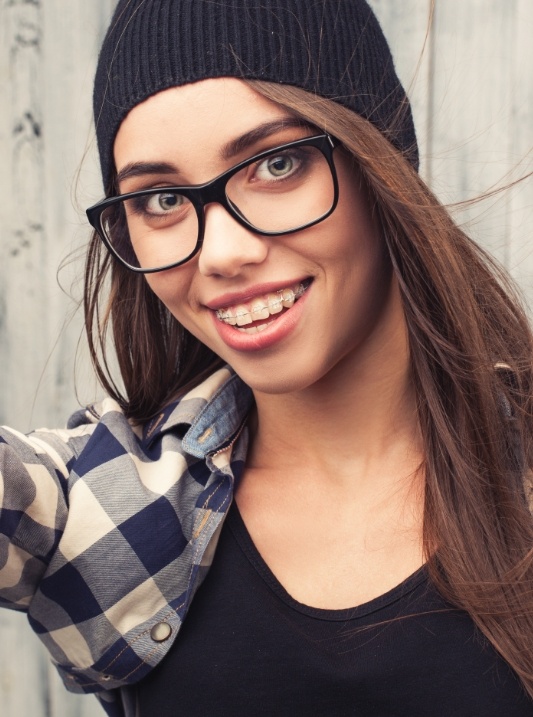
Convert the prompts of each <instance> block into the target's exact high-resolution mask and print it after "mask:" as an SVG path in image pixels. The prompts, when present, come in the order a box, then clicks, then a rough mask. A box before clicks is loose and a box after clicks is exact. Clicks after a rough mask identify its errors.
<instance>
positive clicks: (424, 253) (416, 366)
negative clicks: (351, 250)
mask: <svg viewBox="0 0 533 717" xmlns="http://www.w3.org/2000/svg"><path fill="white" fill-rule="evenodd" d="M247 82H248V84H249V85H250V86H251V87H252V88H253V89H254V90H256V91H257V92H258V93H260V94H261V95H263V96H264V97H266V98H267V99H270V100H272V101H274V102H277V103H279V104H280V105H282V106H283V107H285V108H286V109H288V110H289V111H290V112H291V113H293V114H294V115H296V116H300V117H301V118H302V119H304V120H305V121H306V122H308V123H309V122H310V123H312V124H313V125H315V126H316V127H318V128H320V129H321V130H324V131H327V132H329V133H330V134H332V135H334V136H335V137H337V138H338V139H339V140H340V141H341V143H342V145H343V147H344V148H345V150H347V151H348V152H349V153H351V154H352V155H353V157H354V161H355V162H356V163H357V165H358V167H359V170H360V173H361V176H362V177H363V180H364V181H365V183H366V185H367V187H368V190H369V195H370V197H371V198H372V201H373V203H374V207H373V209H374V211H375V212H376V213H377V215H378V217H379V219H380V223H381V227H382V234H383V238H384V241H385V242H386V244H387V247H388V251H389V254H390V258H391V262H392V265H393V269H394V272H395V275H396V277H397V280H398V282H399V286H400V290H401V295H402V301H403V307H404V311H405V316H406V322H407V327H408V333H409V345H410V360H411V367H412V376H413V381H414V385H415V389H416V392H417V396H418V415H419V421H420V426H421V432H422V435H423V440H424V446H425V463H424V469H425V474H426V494H425V511H424V542H425V551H426V556H427V559H428V566H429V571H430V575H431V578H432V580H433V581H434V583H435V584H436V586H437V588H438V589H439V590H440V591H441V593H442V594H443V595H444V596H445V597H446V598H448V599H449V600H450V601H451V602H452V603H453V604H455V605H456V606H457V607H458V608H461V609H464V610H466V611H467V612H468V613H469V614H470V615H471V617H472V618H473V620H474V622H475V623H476V624H477V626H478V627H479V628H480V630H481V631H482V632H483V633H484V635H485V636H486V638H487V639H488V640H489V641H490V642H491V643H492V644H493V645H494V647H495V648H496V650H498V652H499V653H500V654H501V655H502V656H503V658H504V659H505V660H506V661H507V662H508V663H509V665H510V666H511V667H512V668H513V669H514V670H515V671H516V673H517V674H518V675H519V677H520V678H521V679H522V682H523V684H524V686H525V689H526V690H527V691H528V693H529V694H530V695H531V697H533V637H532V636H533V551H532V546H533V523H532V520H531V514H530V511H529V506H528V502H529V492H530V486H529V472H530V468H531V466H532V465H533V449H532V440H531V436H532V434H533V405H532V403H533V401H532V394H533V362H532V356H533V338H532V335H531V330H530V327H529V322H528V319H527V317H526V315H525V312H524V310H523V309H522V307H521V303H520V300H519V298H518V296H517V295H516V293H515V290H514V288H513V285H512V284H511V282H510V280H509V279H508V277H507V276H506V274H505V272H503V271H502V270H501V269H500V268H499V267H498V266H497V265H496V264H495V263H494V261H493V260H492V259H491V258H490V257H489V256H488V255H487V254H486V253H485V252H484V251H483V250H482V249H481V248H480V247H478V246H477V245H475V244H474V243H473V242H472V241H471V240H470V239H469V238H468V237H467V236H466V235H465V234H464V233H463V231H462V230H461V229H460V228H458V227H457V226H456V225H455V224H454V222H453V220H452V219H451V218H450V216H449V214H448V212H447V211H446V209H445V208H444V207H442V206H441V205H440V204H439V202H438V201H437V199H436V198H435V197H434V196H433V194H432V193H431V191H430V190H429V189H428V188H427V187H426V186H425V184H424V183H423V181H422V180H421V179H420V177H419V176H418V174H417V173H416V171H415V170H414V169H413V167H412V166H411V165H410V164H409V162H408V161H407V160H406V159H405V157H403V156H402V155H401V153H399V152H398V151H397V150H396V149H394V148H393V146H392V145H391V144H390V143H389V142H388V141H387V140H386V139H385V138H384V137H383V135H382V134H381V133H380V132H379V131H378V130H377V129H376V128H375V127H374V126H373V125H371V124H370V123H369V122H368V121H366V120H365V119H363V118H361V117H359V116H358V115H356V114H355V113H353V112H352V111H350V110H348V109H346V108H344V107H342V106H341V105H339V104H337V103H335V102H333V101H331V100H327V99H323V98H321V97H317V96H315V95H312V94H310V93H308V92H305V91H304V90H301V89H298V88H295V87H291V86H287V85H277V84H273V83H267V82H262V81H257V80H251V81H247ZM280 241H282V239H281V240H280ZM288 241H289V239H288ZM108 277H109V291H106V284H107V278H108ZM85 312H86V329H87V334H88V339H89V345H90V350H91V354H92V358H93V361H94V364H95V367H96V371H97V373H98V376H99V378H100V380H101V382H102V384H103V386H104V388H105V389H106V390H107V391H108V392H109V394H110V395H112V396H113V397H115V398H116V399H117V400H118V401H119V403H120V404H121V405H122V406H123V408H124V410H125V412H126V414H127V415H128V416H129V417H130V418H131V419H133V420H134V421H138V422H142V421H146V420H147V419H149V418H151V417H152V416H153V415H154V414H155V413H156V412H158V411H159V410H160V409H161V408H162V407H163V406H164V405H165V404H168V403H169V402H170V401H172V400H173V399H175V398H176V397H177V396H178V395H180V394H183V393H184V392H185V391H186V390H188V389H189V388H190V387H192V386H194V385H196V384H198V383H199V382H200V381H202V380H203V379H204V377H206V376H207V375H208V374H209V373H210V372H211V371H213V370H214V369H215V368H217V367H218V366H220V365H221V360H220V359H219V358H218V357H217V356H216V355H215V354H213V352H211V351H210V350H209V349H207V348H206V347H205V346H203V345H202V344H201V343H200V342H199V341H198V340H197V339H195V338H194V337H193V336H191V335H190V334H189V333H188V332H187V331H185V330H184V329H183V328H182V327H181V326H180V325H179V324H178V322H177V321H176V320H175V319H174V318H173V317H172V316H171V315H170V313H169V312H168V310H167V309H166V308H165V307H164V306H163V305H162V304H161V302H160V301H159V300H158V299H157V298H156V297H155V295H154V294H153V293H152V292H151V290H150V289H149V288H148V284H147V283H146V281H145V279H144V278H143V277H142V276H141V275H138V274H135V273H133V272H129V271H128V270H127V269H125V268H124V267H122V266H121V265H119V264H118V262H114V261H111V260H110V257H109V256H108V255H107V253H105V250H104V249H103V248H102V247H101V242H100V240H99V239H98V237H96V236H93V238H92V242H91V245H90V250H89V254H88V259H87V266H86V292H85ZM109 327H111V329H112V334H113V343H114V348H115V351H116V354H117V357H118V364H119V368H120V372H121V377H122V382H123V384H124V392H121V391H120V390H119V389H118V387H117V385H118V384H117V383H116V382H115V380H114V379H113V378H112V376H111V375H110V372H109V367H108V362H107V359H106V334H107V332H108V329H109Z"/></svg>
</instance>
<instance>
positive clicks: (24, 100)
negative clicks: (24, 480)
mask: <svg viewBox="0 0 533 717" xmlns="http://www.w3.org/2000/svg"><path fill="white" fill-rule="evenodd" d="M113 6H114V0H94V1H93V0H91V2H89V3H88V2H85V1H84V0H68V2H65V0H46V1H44V0H39V1H37V0H32V1H31V2H27V1H26V0H0V87H1V89H2V97H3V98H6V99H5V101H3V103H2V106H1V108H0V156H2V158H3V166H2V168H1V171H0V192H1V196H2V197H4V198H6V200H5V201H2V202H1V203H0V361H1V362H2V364H1V365H2V372H1V376H2V378H1V379H0V420H1V422H8V423H9V424H10V425H14V426H15V427H18V428H21V429H22V430H27V429H29V428H30V427H32V426H33V425H41V424H47V425H63V424H64V422H65V420H66V418H67V416H68V414H69V413H70V412H71V411H72V410H73V409H74V408H76V406H77V400H76V396H75V389H74V372H73V364H74V356H75V353H76V344H77V340H78V336H79V334H80V331H81V316H79V315H78V316H77V317H75V320H74V322H73V323H72V324H71V325H70V326H69V327H68V329H67V330H64V331H62V332H61V333H60V330H61V327H62V325H63V322H64V316H65V315H66V314H67V313H68V312H72V302H71V300H70V299H69V298H68V297H66V296H65V295H64V294H63V292H62V291H61V290H60V289H59V287H58V286H57V283H56V271H57V267H58V265H59V263H60V262H61V261H62V260H63V259H64V258H65V257H66V256H67V255H68V254H69V252H70V251H72V250H73V249H76V248H77V247H80V248H82V247H83V245H84V243H85V242H86V241H87V238H88V235H89V232H88V229H87V227H86V223H85V219H84V217H83V214H82V212H81V208H82V207H85V206H87V205H88V204H89V203H91V202H93V201H95V200H96V199H97V198H98V197H99V196H100V193H101V186H100V177H99V172H98V165H97V161H96V156H95V153H94V151H93V149H94V148H93V147H92V146H91V144H92V143H93V142H94V137H93V130H92V127H91V92H92V78H93V73H94V66H95V62H96V54H97V49H98V46H99V43H100V41H101V38H102V34H103V32H104V30H105V28H106V26H107V22H108V19H109V17H110V14H111V12H112V8H113ZM86 148H88V150H89V157H88V159H87V160H86V161H84V162H83V166H82V170H83V171H82V174H81V179H80V182H79V187H78V188H77V196H75V194H74V192H73V183H74V182H75V180H76V176H77V170H78V167H79V165H80V163H81V162H82V159H83V156H84V153H85V151H86ZM30 244H31V247H30V246H29V245H30ZM80 269H81V264H80V263H78V264H76V265H75V266H73V267H72V269H71V270H70V271H67V272H66V273H65V275H64V278H63V277H62V278H63V281H64V283H65V284H66V286H67V288H68V287H69V284H70V282H72V281H74V279H75V277H76V275H79V273H80ZM56 342H57V347H56V349H55V350H54V351H53V352H52V349H53V346H54V344H55V343H56ZM51 352H52V353H51ZM43 372H44V373H43ZM77 379H78V385H79V388H80V392H81V400H82V401H84V400H90V399H91V398H93V396H94V395H95V393H96V388H95V383H94V380H93V378H92V372H91V370H90V369H89V368H88V362H87V361H85V364H84V365H82V370H81V372H78V377H77ZM0 634H1V638H0V705H1V707H0V713H1V715H2V717H26V715H32V717H101V715H102V714H103V712H102V709H101V707H100V706H99V705H98V703H97V701H96V700H95V698H94V697H92V696H79V695H71V694H69V693H67V692H66V691H65V689H64V687H63V685H62V683H61V681H60V679H59V677H58V675H57V673H56V671H55V669H54V668H53V667H52V666H51V665H50V662H49V659H48V656H47V654H46V652H45V650H44V648H43V647H42V646H41V644H40V642H39V640H38V639H37V638H36V636H35V635H33V634H32V632H31V630H30V629H29V627H28V624H27V621H26V619H25V618H24V617H23V616H22V615H18V614H14V613H12V612H10V611H6V610H2V611H1V612H0ZM28 685H31V689H28Z"/></svg>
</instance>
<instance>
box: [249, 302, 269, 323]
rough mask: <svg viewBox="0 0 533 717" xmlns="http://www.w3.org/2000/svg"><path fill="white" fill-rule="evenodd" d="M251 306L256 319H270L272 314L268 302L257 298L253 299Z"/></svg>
mask: <svg viewBox="0 0 533 717" xmlns="http://www.w3.org/2000/svg"><path fill="white" fill-rule="evenodd" d="M251 308H252V316H253V318H254V321H257V320H258V319H268V317H269V316H270V312H269V310H268V302H267V303H265V302H264V301H262V300H261V299H256V300H255V301H252V306H251Z"/></svg>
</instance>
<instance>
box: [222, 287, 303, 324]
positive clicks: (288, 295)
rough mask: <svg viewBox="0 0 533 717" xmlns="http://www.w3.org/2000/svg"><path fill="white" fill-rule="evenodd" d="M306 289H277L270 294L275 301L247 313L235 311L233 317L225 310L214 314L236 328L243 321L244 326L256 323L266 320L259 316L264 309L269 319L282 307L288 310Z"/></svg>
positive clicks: (262, 304)
mask: <svg viewBox="0 0 533 717" xmlns="http://www.w3.org/2000/svg"><path fill="white" fill-rule="evenodd" d="M307 287H308V284H299V285H298V286H297V287H296V288H295V289H279V290H278V291H275V292H272V293H273V294H277V296H278V298H277V299H276V301H274V302H272V301H270V302H268V301H261V302H260V303H259V304H258V305H257V306H255V307H254V308H252V309H250V310H249V311H244V310H242V309H237V310H236V311H235V315H232V314H231V313H230V312H229V311H228V310H227V309H218V311H217V312H216V316H217V319H220V321H223V322H224V323H226V324H230V325H232V326H236V325H237V323H239V324H240V323H241V322H242V321H243V319H244V320H245V323H246V324H248V323H251V322H252V321H257V320H259V319H261V318H265V319H266V318H267V317H265V316H261V314H262V313H263V312H264V311H265V309H266V310H267V311H268V312H269V317H270V315H271V314H279V313H280V312H281V310H282V309H283V308H284V307H285V308H290V307H291V306H292V305H293V304H294V302H295V301H296V299H299V298H300V296H302V295H303V294H304V293H305V291H306V289H307ZM239 320H240V321H239Z"/></svg>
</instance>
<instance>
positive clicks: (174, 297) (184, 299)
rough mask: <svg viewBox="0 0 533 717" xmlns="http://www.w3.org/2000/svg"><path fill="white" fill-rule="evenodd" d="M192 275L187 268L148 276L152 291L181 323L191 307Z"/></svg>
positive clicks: (178, 268) (147, 279)
mask: <svg viewBox="0 0 533 717" xmlns="http://www.w3.org/2000/svg"><path fill="white" fill-rule="evenodd" d="M190 274H191V272H190V271H188V270H187V267H176V268H175V269H170V270H169V271H162V272H159V273H156V274H147V275H146V282H147V283H148V286H149V287H150V289H151V290H152V291H153V292H154V294H155V295H156V296H157V298H158V299H159V300H160V301H161V302H162V303H163V304H164V305H165V306H166V307H167V309H168V310H169V311H170V312H171V314H172V315H173V316H174V317H175V318H176V319H178V321H180V323H181V322H182V317H183V316H185V312H186V309H187V307H188V306H189V305H190V304H189V301H190V296H189V294H190V290H191V282H192V277H191V275H190Z"/></svg>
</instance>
